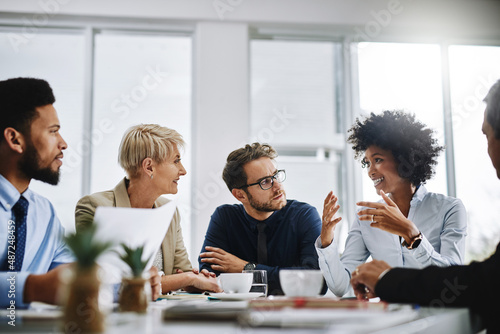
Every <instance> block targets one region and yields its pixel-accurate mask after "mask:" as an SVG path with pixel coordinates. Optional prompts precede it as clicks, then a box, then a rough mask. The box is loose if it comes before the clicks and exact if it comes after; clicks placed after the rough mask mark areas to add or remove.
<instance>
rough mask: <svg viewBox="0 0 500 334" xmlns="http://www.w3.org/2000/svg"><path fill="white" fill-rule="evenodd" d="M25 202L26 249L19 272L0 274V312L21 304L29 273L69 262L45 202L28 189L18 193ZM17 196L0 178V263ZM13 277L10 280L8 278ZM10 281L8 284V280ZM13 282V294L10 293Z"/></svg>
mask: <svg viewBox="0 0 500 334" xmlns="http://www.w3.org/2000/svg"><path fill="white" fill-rule="evenodd" d="M22 195H23V196H24V197H25V198H26V199H27V200H28V203H29V208H28V217H27V221H26V228H27V231H26V248H25V251H24V260H23V266H22V269H21V271H20V272H18V273H16V272H0V307H1V308H2V309H4V308H5V307H7V306H8V305H10V304H11V301H12V300H14V301H15V307H16V308H23V307H27V306H28V305H26V304H24V303H23V295H24V284H25V282H26V278H27V277H28V276H29V275H31V274H44V273H46V272H47V271H49V270H50V269H52V268H54V267H56V266H57V265H59V264H61V263H68V262H73V261H74V258H73V256H72V253H71V251H70V250H69V249H68V248H67V246H66V244H65V243H64V241H63V237H64V228H63V226H62V225H61V222H60V221H59V219H58V218H57V216H56V212H55V210H54V207H53V206H52V204H51V203H50V201H49V200H48V199H46V198H45V197H42V196H40V195H38V194H36V193H34V192H33V191H31V190H30V189H27V190H26V191H25V192H24V193H23V194H22ZM20 197H21V194H20V193H19V192H18V191H17V189H16V188H15V187H14V186H13V185H12V184H11V183H10V182H9V181H7V179H5V178H4V177H3V176H2V175H0V261H1V262H0V263H3V262H4V261H5V259H6V257H7V240H8V239H7V236H8V233H7V231H8V226H7V225H8V222H9V220H11V219H12V207H13V206H14V204H16V202H17V201H18V200H19V198H20ZM12 277H13V278H12ZM9 279H10V281H8V280H9ZM11 282H15V292H14V293H13V292H11V291H12V289H11V284H10V283H11Z"/></svg>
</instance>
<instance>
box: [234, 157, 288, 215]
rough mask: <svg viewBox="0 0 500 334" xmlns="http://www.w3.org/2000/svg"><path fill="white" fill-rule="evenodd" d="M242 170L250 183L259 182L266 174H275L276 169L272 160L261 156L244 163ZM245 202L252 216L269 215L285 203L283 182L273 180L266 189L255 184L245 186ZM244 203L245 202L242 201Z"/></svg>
mask: <svg viewBox="0 0 500 334" xmlns="http://www.w3.org/2000/svg"><path fill="white" fill-rule="evenodd" d="M243 170H244V171H245V174H246V175H247V184H252V183H256V182H260V181H261V180H262V179H263V178H265V177H268V176H273V175H274V174H276V172H277V169H276V166H275V164H274V162H273V161H272V160H271V159H269V158H267V157H262V158H259V159H256V160H253V161H250V162H248V163H246V164H245V165H244V166H243ZM245 193H246V195H247V201H248V202H247V203H248V205H247V206H245V208H246V209H247V211H253V213H254V215H252V212H248V213H249V214H250V215H251V216H253V217H254V218H257V217H255V215H257V216H259V218H262V213H268V214H264V216H270V214H271V213H272V212H274V211H276V210H280V209H282V208H283V207H285V205H286V193H285V189H284V188H283V184H281V183H279V182H278V181H276V180H274V183H273V186H272V187H271V188H270V189H268V190H262V188H261V187H260V186H259V185H258V184H256V185H253V186H250V187H247V188H246V192H245ZM244 204H245V203H244Z"/></svg>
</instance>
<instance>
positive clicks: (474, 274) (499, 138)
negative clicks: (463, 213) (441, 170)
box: [351, 80, 500, 333]
mask: <svg viewBox="0 0 500 334" xmlns="http://www.w3.org/2000/svg"><path fill="white" fill-rule="evenodd" d="M484 101H485V102H486V104H487V106H486V110H485V113H484V122H483V126H482V131H483V133H484V134H485V136H486V139H487V141H488V154H489V156H490V159H491V162H492V163H493V167H495V169H496V172H497V177H498V178H500V80H499V81H497V82H496V83H495V84H494V85H493V87H491V89H490V91H489V92H488V94H487V95H486V98H485V99H484ZM499 279H500V244H499V245H498V246H497V249H496V252H495V254H493V255H492V256H491V257H490V258H489V259H487V260H485V261H483V262H473V263H471V264H470V265H468V266H451V267H446V268H440V267H434V266H430V267H427V268H425V269H422V270H416V269H403V268H394V269H392V268H391V267H390V266H389V265H388V264H387V263H385V262H384V261H376V260H374V261H372V262H370V263H366V264H363V265H360V266H359V267H358V268H357V269H356V270H355V271H354V272H353V275H352V279H351V284H352V286H353V288H354V292H355V293H356V296H357V298H358V299H366V298H372V297H375V296H379V297H380V298H381V299H382V300H385V301H388V302H399V303H417V304H421V305H430V306H462V307H469V308H470V309H471V311H472V312H474V313H477V314H479V315H480V316H481V318H482V320H483V322H484V325H485V327H486V328H487V329H488V332H491V333H498V332H500V322H499V321H498V319H497V317H498V313H499V311H500V306H499V304H498V303H496V301H498V300H499V299H500V292H499V290H498V289H497V283H498V281H499Z"/></svg>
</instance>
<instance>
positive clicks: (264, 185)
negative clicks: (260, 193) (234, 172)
mask: <svg viewBox="0 0 500 334" xmlns="http://www.w3.org/2000/svg"><path fill="white" fill-rule="evenodd" d="M285 179H286V173H285V170H284V169H280V170H278V171H277V172H276V173H274V175H273V176H267V177H265V178H263V179H261V180H260V181H258V182H255V183H250V184H246V185H244V186H241V187H239V189H243V188H247V187H250V186H255V185H257V184H258V185H259V186H260V189H262V190H268V189H271V188H272V187H273V185H274V180H276V181H278V182H279V183H282V182H283V181H285Z"/></svg>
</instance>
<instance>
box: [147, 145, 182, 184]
mask: <svg viewBox="0 0 500 334" xmlns="http://www.w3.org/2000/svg"><path fill="white" fill-rule="evenodd" d="M154 166H155V171H154V181H155V183H156V185H157V186H158V187H159V189H160V192H161V193H162V194H177V191H178V189H177V182H178V181H179V179H180V177H181V176H183V175H186V173H187V172H186V170H185V169H184V166H183V165H182V163H181V155H180V153H179V150H178V149H177V146H174V151H173V152H172V154H171V155H170V157H168V158H167V159H166V160H165V161H163V162H161V163H154Z"/></svg>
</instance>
